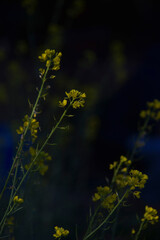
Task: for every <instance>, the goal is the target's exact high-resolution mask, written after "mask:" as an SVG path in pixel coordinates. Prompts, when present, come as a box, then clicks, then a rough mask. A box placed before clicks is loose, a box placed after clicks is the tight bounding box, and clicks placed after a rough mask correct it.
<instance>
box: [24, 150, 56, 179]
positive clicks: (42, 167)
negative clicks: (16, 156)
mask: <svg viewBox="0 0 160 240" xmlns="http://www.w3.org/2000/svg"><path fill="white" fill-rule="evenodd" d="M29 153H30V155H31V162H30V163H29V164H26V165H25V169H26V170H27V169H28V168H29V167H30V165H31V163H32V161H33V160H34V158H35V156H36V154H37V151H36V149H34V148H33V147H30V149H29ZM51 160H52V158H51V156H50V155H49V154H48V153H46V152H44V151H42V152H41V153H40V154H39V156H38V157H37V159H36V161H35V162H34V166H35V170H38V171H39V173H40V174H41V175H44V174H45V173H46V171H47V170H48V165H46V164H45V162H47V161H51Z"/></svg>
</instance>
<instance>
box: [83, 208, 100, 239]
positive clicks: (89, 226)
mask: <svg viewBox="0 0 160 240" xmlns="http://www.w3.org/2000/svg"><path fill="white" fill-rule="evenodd" d="M99 208H100V205H99V206H98V207H97V208H96V210H95V212H94V214H93V216H92V217H91V220H90V222H89V225H88V228H87V231H86V234H85V236H87V235H88V233H89V231H90V230H91V227H92V224H93V222H94V219H95V217H96V215H97V212H98V210H99ZM85 236H84V237H85Z"/></svg>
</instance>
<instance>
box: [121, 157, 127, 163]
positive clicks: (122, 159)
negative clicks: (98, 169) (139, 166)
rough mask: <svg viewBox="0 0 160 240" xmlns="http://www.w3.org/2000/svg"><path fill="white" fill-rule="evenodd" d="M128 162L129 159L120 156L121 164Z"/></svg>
mask: <svg viewBox="0 0 160 240" xmlns="http://www.w3.org/2000/svg"><path fill="white" fill-rule="evenodd" d="M126 161H127V158H126V157H125V156H123V155H122V156H120V162H122V163H123V162H126Z"/></svg>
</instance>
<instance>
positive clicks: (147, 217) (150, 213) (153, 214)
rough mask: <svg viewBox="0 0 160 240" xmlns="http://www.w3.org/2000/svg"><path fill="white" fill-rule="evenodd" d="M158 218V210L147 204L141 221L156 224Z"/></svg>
mask: <svg viewBox="0 0 160 240" xmlns="http://www.w3.org/2000/svg"><path fill="white" fill-rule="evenodd" d="M158 220H159V216H158V215H157V210H156V209H154V208H152V207H148V206H145V213H144V216H143V218H142V219H141V221H142V222H144V221H146V222H148V223H151V224H155V223H156V222H158Z"/></svg>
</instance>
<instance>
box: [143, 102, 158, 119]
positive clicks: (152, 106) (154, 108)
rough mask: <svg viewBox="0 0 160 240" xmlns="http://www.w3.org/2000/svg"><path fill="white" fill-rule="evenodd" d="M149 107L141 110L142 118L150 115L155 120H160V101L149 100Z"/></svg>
mask: <svg viewBox="0 0 160 240" xmlns="http://www.w3.org/2000/svg"><path fill="white" fill-rule="evenodd" d="M147 107H148V108H147V109H146V110H142V111H141V112H140V117H141V118H146V117H150V118H151V119H153V120H156V121H158V120H160V101H159V100H157V99H154V100H153V101H152V102H147Z"/></svg>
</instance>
